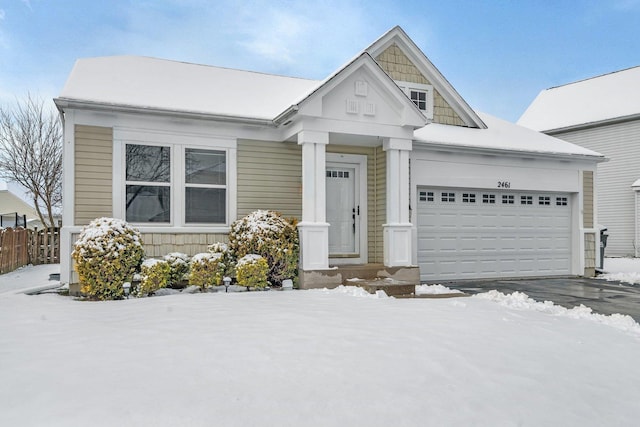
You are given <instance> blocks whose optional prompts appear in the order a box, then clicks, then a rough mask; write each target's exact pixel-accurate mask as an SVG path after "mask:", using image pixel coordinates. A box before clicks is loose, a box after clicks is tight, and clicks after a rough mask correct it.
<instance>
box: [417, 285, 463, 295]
mask: <svg viewBox="0 0 640 427" xmlns="http://www.w3.org/2000/svg"><path fill="white" fill-rule="evenodd" d="M447 294H464V292H462V291H459V290H457V289H450V288H447V287H446V286H442V285H417V286H416V295H447Z"/></svg>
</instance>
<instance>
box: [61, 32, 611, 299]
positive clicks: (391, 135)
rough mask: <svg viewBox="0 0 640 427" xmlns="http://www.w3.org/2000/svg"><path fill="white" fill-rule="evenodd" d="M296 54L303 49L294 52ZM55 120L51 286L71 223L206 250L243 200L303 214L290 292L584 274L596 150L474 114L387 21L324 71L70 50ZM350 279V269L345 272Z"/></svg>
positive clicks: (589, 265) (153, 248)
mask: <svg viewBox="0 0 640 427" xmlns="http://www.w3.org/2000/svg"><path fill="white" fill-rule="evenodd" d="M301 60H303V58H301ZM55 102H56V105H57V106H58V109H59V110H60V111H61V112H62V113H63V115H64V122H65V123H64V130H65V139H64V141H65V142H64V147H65V149H64V186H63V190H64V209H63V212H64V213H63V224H64V226H63V228H62V250H61V255H62V265H61V280H62V281H63V282H72V283H74V282H76V281H77V276H76V275H75V273H73V272H72V264H71V259H70V252H71V249H72V244H73V242H74V241H75V239H76V238H77V236H78V234H79V233H80V231H81V229H82V226H83V225H85V224H87V223H88V222H89V221H91V220H92V219H94V218H95V217H99V216H115V217H118V218H124V219H126V220H127V221H129V222H130V223H132V224H133V225H135V226H136V227H138V228H139V229H140V231H141V233H142V235H143V240H144V243H145V250H146V251H147V255H149V256H161V255H164V254H166V253H168V252H171V251H175V250H179V251H183V252H186V253H188V254H194V253H196V252H199V251H204V250H206V248H207V245H208V244H211V243H214V242H216V241H226V240H227V234H228V231H229V225H230V223H231V222H233V221H234V220H236V219H237V218H240V217H242V216H244V215H246V214H248V213H250V212H252V211H254V210H256V209H273V210H277V211H280V212H282V213H283V214H284V215H285V216H287V217H296V218H298V219H299V220H300V222H299V224H298V227H299V232H300V239H301V260H300V286H301V287H303V288H309V287H316V286H335V285H337V284H339V283H341V282H342V281H343V279H344V278H346V277H347V276H348V273H347V270H346V268H345V267H340V268H335V269H334V268H332V267H333V266H344V265H364V266H366V265H370V266H371V268H373V269H375V270H376V271H377V272H378V274H379V275H380V276H387V277H395V278H400V279H407V280H413V281H417V280H423V281H443V280H450V279H467V278H481V277H484V278H488V277H518V276H551V275H583V274H587V275H590V274H593V268H594V261H595V233H596V231H595V229H594V224H593V215H594V212H593V204H592V197H593V191H594V189H593V181H592V178H593V174H594V172H595V170H596V164H597V162H599V161H602V160H603V159H604V158H603V156H601V155H600V154H598V153H596V152H594V151H591V150H587V149H585V148H582V147H578V146H576V145H573V144H570V143H567V142H564V141H561V140H558V139H555V138H551V137H549V136H546V135H543V134H540V133H538V132H534V131H531V130H529V129H526V128H523V127H520V126H517V125H514V124H511V123H508V122H505V121H502V120H499V119H496V118H494V117H491V116H488V115H484V114H479V113H477V112H475V111H474V110H473V109H472V108H471V107H470V106H469V105H468V104H467V103H466V102H465V100H464V99H463V98H462V97H461V96H460V95H459V94H458V92H456V90H455V89H454V88H453V87H452V86H451V84H450V83H449V82H448V81H447V80H446V79H445V78H444V76H443V75H442V74H440V72H439V71H438V69H437V68H436V67H435V66H434V65H433V64H432V63H431V62H430V61H429V59H428V58H427V57H426V56H425V55H424V54H423V53H422V51H421V50H420V49H419V48H418V47H417V46H416V45H415V44H414V43H413V41H412V40H411V39H409V37H408V36H407V35H406V34H405V32H404V31H403V30H402V29H401V28H399V27H396V28H393V29H392V30H390V31H389V32H387V33H386V34H384V35H383V36H382V37H381V38H380V39H378V40H377V41H375V42H374V43H373V44H372V45H371V46H369V47H368V48H366V49H365V50H364V51H363V52H361V53H360V54H358V55H357V56H356V57H355V58H353V59H352V60H351V61H349V62H348V63H347V64H346V65H345V66H343V67H341V68H340V69H338V70H336V71H335V72H334V73H333V74H331V75H330V76H328V77H327V78H326V79H324V80H323V81H315V80H307V79H300V78H291V77H283V76H276V75H268V74H263V73H256V72H249V71H240V70H233V69H228V68H220V67H212V66H204V65H195V64H188V63H182V62H175V61H167V60H161V59H154V58H146V57H135V56H116V57H101V58H88V59H80V60H78V61H77V62H76V64H75V66H74V68H73V71H72V72H71V75H70V77H69V79H68V81H67V83H66V85H65V87H64V89H63V91H62V93H61V94H60V96H59V97H58V98H56V99H55ZM350 274H352V273H350Z"/></svg>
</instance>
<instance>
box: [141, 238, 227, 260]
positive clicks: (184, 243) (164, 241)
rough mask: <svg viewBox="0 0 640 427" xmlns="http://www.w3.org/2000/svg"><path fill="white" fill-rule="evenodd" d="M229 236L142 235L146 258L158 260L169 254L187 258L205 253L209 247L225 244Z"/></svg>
mask: <svg viewBox="0 0 640 427" xmlns="http://www.w3.org/2000/svg"><path fill="white" fill-rule="evenodd" d="M228 241H229V236H228V235H227V234H222V233H190V234H184V233H181V234H174V233H142V242H143V244H144V252H145V255H146V256H147V257H150V258H159V257H162V256H164V255H166V254H168V253H170V252H183V253H185V254H187V255H189V256H193V255H195V254H197V253H201V252H206V251H207V248H208V247H209V245H212V244H213V243H217V242H223V243H227V242H228Z"/></svg>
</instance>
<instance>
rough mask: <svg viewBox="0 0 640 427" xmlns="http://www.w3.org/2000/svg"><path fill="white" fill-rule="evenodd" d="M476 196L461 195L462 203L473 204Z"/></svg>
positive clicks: (469, 194)
mask: <svg viewBox="0 0 640 427" xmlns="http://www.w3.org/2000/svg"><path fill="white" fill-rule="evenodd" d="M475 202H476V195H475V194H474V193H462V203H475Z"/></svg>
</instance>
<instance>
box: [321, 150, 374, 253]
mask: <svg viewBox="0 0 640 427" xmlns="http://www.w3.org/2000/svg"><path fill="white" fill-rule="evenodd" d="M327 152H328V153H340V154H360V155H365V156H367V206H368V212H367V217H368V222H369V223H368V224H367V240H368V247H367V250H368V252H369V262H371V263H374V262H382V261H383V244H382V224H383V223H384V220H385V216H386V204H385V201H384V197H385V192H386V168H385V166H386V161H385V153H384V151H382V147H377V148H374V147H354V146H347V145H334V144H329V145H328V146H327ZM381 199H382V200H381Z"/></svg>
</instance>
